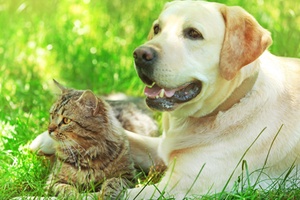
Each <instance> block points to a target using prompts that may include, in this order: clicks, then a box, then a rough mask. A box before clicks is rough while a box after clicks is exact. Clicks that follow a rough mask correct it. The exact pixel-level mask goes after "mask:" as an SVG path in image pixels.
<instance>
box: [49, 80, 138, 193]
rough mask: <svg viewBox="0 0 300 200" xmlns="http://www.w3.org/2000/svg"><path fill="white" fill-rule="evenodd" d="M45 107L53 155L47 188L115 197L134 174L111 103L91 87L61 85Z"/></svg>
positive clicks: (126, 144)
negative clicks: (70, 87) (97, 94)
mask: <svg viewBox="0 0 300 200" xmlns="http://www.w3.org/2000/svg"><path fill="white" fill-rule="evenodd" d="M56 84H57V85H58V86H59V88H60V89H61V90H62V94H61V96H60V98H59V99H58V100H57V102H56V103H55V104H54V105H53V106H52V108H51V110H50V115H51V120H50V125H49V127H48V132H49V134H50V136H51V137H52V138H53V139H54V140H55V149H56V161H55V163H54V166H53V170H52V172H51V174H50V176H49V179H48V182H47V187H46V188H47V190H48V191H49V192H51V193H52V194H54V195H58V196H61V197H63V198H68V197H70V198H77V197H79V195H80V193H82V192H97V191H100V192H99V197H102V198H104V199H110V198H111V199H116V198H118V196H119V195H120V194H121V193H122V190H123V189H124V188H127V187H129V186H130V184H131V182H132V181H133V180H134V176H135V169H134V165H133V162H132V160H131V158H130V155H129V144H128V140H127V138H126V136H125V134H124V129H123V128H122V126H121V124H120V122H119V121H118V120H117V119H116V117H115V114H114V113H113V110H112V108H111V106H110V105H109V104H108V103H106V102H105V101H104V100H102V99H101V98H99V97H96V96H95V95H94V94H93V93H92V92H91V91H88V90H86V91H81V90H74V89H66V88H64V87H63V86H61V85H59V84H58V83H56Z"/></svg>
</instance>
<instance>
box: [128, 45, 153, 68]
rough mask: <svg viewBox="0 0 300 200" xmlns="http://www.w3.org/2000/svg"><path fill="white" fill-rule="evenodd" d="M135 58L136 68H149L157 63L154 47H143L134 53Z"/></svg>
mask: <svg viewBox="0 0 300 200" xmlns="http://www.w3.org/2000/svg"><path fill="white" fill-rule="evenodd" d="M133 57H134V61H135V64H136V66H138V67H148V66H150V65H152V64H153V63H154V62H155V60H156V57H157V53H156V51H155V50H154V49H153V48H152V47H146V46H141V47H138V48H137V49H136V50H135V51H134V52H133Z"/></svg>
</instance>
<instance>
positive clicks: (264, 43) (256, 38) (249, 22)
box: [220, 6, 272, 80]
mask: <svg viewBox="0 0 300 200" xmlns="http://www.w3.org/2000/svg"><path fill="white" fill-rule="evenodd" d="M220 11H221V13H222V15H223V17H224V21H225V27H226V30H225V37H224V42H223V47H222V50H221V55H220V73H221V76H222V77H223V78H225V79H227V80H231V79H232V78H234V76H235V75H236V73H237V72H238V71H239V70H240V69H241V68H242V67H243V66H245V65H247V64H249V63H251V62H253V61H254V60H256V59H257V58H258V57H259V56H260V55H261V54H262V53H263V52H264V51H265V50H266V49H267V48H268V46H269V45H270V44H271V43H272V38H271V35H270V33H269V32H268V31H267V30H265V29H264V28H262V27H261V26H260V25H259V23H258V22H257V21H256V20H255V19H254V18H253V17H252V16H251V15H250V14H249V13H247V12H246V11H245V10H244V9H242V8H240V7H238V6H232V7H228V6H222V7H221V8H220Z"/></svg>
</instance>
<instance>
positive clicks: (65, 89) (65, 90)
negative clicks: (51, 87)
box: [53, 79, 68, 94]
mask: <svg viewBox="0 0 300 200" xmlns="http://www.w3.org/2000/svg"><path fill="white" fill-rule="evenodd" d="M53 82H54V84H55V85H56V86H57V87H58V88H59V89H60V90H61V93H62V94H63V93H66V92H67V91H68V89H67V88H65V87H64V86H63V85H61V84H60V83H59V82H57V81H56V80H55V79H53Z"/></svg>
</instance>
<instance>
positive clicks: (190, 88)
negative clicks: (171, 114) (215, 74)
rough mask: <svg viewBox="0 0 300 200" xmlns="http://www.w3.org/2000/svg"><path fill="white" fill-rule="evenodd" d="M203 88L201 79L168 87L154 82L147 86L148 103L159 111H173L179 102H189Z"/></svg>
mask: <svg viewBox="0 0 300 200" xmlns="http://www.w3.org/2000/svg"><path fill="white" fill-rule="evenodd" d="M201 89H202V83H201V82H200V81H195V82H190V83H186V84H184V85H182V86H180V87H178V88H174V89H168V88H163V87H160V86H159V85H158V84H157V83H155V82H153V83H152V85H151V86H146V87H145V91H144V93H145V95H146V96H147V98H146V103H147V105H148V106H149V107H150V108H152V109H155V110H159V111H172V110H174V109H175V108H176V107H177V106H178V105H179V104H181V103H185V102H188V101H190V100H192V99H193V98H195V97H196V96H197V95H198V94H199V93H200V92H201Z"/></svg>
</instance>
